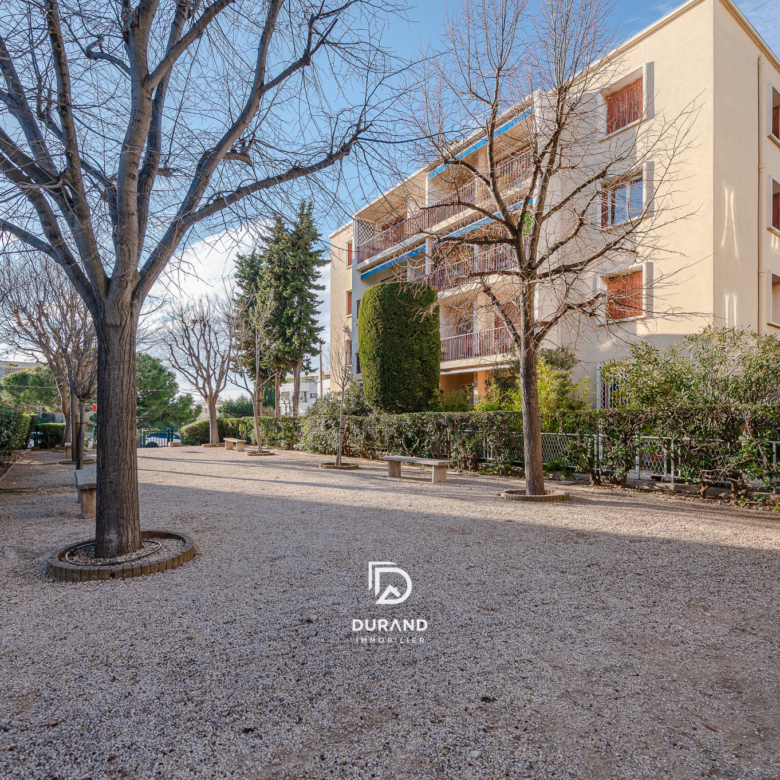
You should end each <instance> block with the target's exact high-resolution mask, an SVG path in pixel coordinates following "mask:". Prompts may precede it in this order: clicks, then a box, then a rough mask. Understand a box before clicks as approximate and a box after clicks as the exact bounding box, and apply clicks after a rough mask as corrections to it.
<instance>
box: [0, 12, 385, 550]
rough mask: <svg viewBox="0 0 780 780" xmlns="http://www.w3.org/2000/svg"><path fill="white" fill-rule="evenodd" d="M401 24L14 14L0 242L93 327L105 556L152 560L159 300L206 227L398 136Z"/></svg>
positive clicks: (330, 184)
mask: <svg viewBox="0 0 780 780" xmlns="http://www.w3.org/2000/svg"><path fill="white" fill-rule="evenodd" d="M394 11H395V9H394V8H393V6H392V5H391V4H382V6H379V5H378V4H376V3H374V2H373V0H333V2H328V0H186V1H179V0H122V1H121V2H120V0H108V2H107V1H106V0H47V1H46V2H45V3H40V2H37V0H10V1H9V2H7V3H5V4H4V5H3V6H2V9H0V73H2V82H0V83H1V84H2V86H1V87H0V106H2V109H1V111H2V113H0V117H1V121H2V127H0V177H1V180H2V181H4V182H5V185H6V186H5V189H4V191H3V193H2V196H3V213H2V215H1V216H0V237H2V238H3V239H4V240H5V242H6V245H7V247H8V248H9V250H12V251H15V252H18V251H23V250H24V249H25V248H26V249H27V250H34V251H37V252H40V253H43V254H44V255H46V256H47V257H48V258H50V259H51V260H52V261H53V262H55V263H58V264H59V265H60V266H61V267H62V268H63V269H64V270H65V272H66V273H67V275H68V278H69V279H70V281H71V282H72V284H73V285H74V287H75V288H76V290H77V291H78V292H79V294H80V295H81V296H82V298H83V299H84V302H85V303H86V305H87V307H88V309H89V311H90V312H91V314H92V317H93V319H94V322H95V329H96V333H97V340H98V406H99V408H100V410H101V430H102V433H103V435H101V436H100V438H99V440H98V476H97V485H98V491H97V496H98V497H97V517H96V555H98V556H99V557H111V556H115V555H120V554H124V553H128V552H131V551H133V550H136V549H139V548H140V546H141V537H140V521H139V509H138V478H137V461H136V458H137V453H136V449H135V398H136V394H135V354H136V326H137V323H138V317H139V314H140V311H141V306H142V304H143V302H144V299H145V298H146V296H147V295H148V294H149V291H150V290H151V288H152V286H153V285H154V284H155V282H156V281H157V279H158V278H159V277H160V275H161V273H162V272H163V270H164V269H165V268H166V266H167V265H168V264H169V263H170V262H171V260H172V259H174V260H175V257H176V253H177V251H180V250H181V249H182V244H183V242H185V241H186V240H187V239H188V238H189V237H190V236H191V235H192V234H193V233H195V234H196V236H197V237H204V236H207V235H209V232H210V231H214V230H215V229H219V230H221V231H225V230H226V229H228V230H229V229H231V228H235V227H236V226H239V225H246V224H251V223H256V222H257V219H258V216H259V215H267V214H268V213H269V212H276V211H278V210H279V209H280V208H289V205H290V204H291V203H294V204H296V205H297V203H299V202H300V200H301V199H302V197H306V198H314V199H315V200H316V199H317V198H320V200H321V201H324V200H327V196H328V192H329V190H330V197H331V198H332V197H333V192H335V191H336V190H337V189H338V187H339V185H340V183H341V176H342V174H341V164H342V162H343V161H344V160H345V158H346V157H347V156H348V155H353V157H355V156H356V157H358V158H360V157H364V156H365V155H366V154H369V152H370V148H371V142H372V141H373V140H375V139H376V138H377V136H378V135H381V134H382V133H383V132H385V131H386V129H387V128H388V127H389V124H388V123H387V122H386V121H385V119H384V117H383V114H384V112H385V110H386V108H387V105H388V104H387V101H388V100H389V98H390V96H391V93H390V91H389V90H387V89H386V87H385V81H386V79H387V77H388V75H389V74H390V73H391V70H392V68H393V63H392V62H391V61H390V59H389V58H388V56H387V55H386V54H385V52H384V51H383V49H382V48H381V45H380V39H381V33H382V29H383V24H384V22H383V20H384V19H385V18H386V15H387V13H388V12H389V13H393V12H394ZM250 52H251V55H250V56H247V55H248V54H249V53H250ZM383 96H384V97H383ZM314 191H316V193H317V194H316V197H315V193H314Z"/></svg>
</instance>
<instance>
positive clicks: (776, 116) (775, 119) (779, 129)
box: [769, 87, 780, 141]
mask: <svg viewBox="0 0 780 780" xmlns="http://www.w3.org/2000/svg"><path fill="white" fill-rule="evenodd" d="M771 98H772V102H771V105H770V113H769V132H770V133H771V134H772V135H773V136H774V137H775V139H776V140H778V141H780V92H778V91H777V90H776V89H775V88H774V87H772V89H771Z"/></svg>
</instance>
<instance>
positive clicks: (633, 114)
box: [606, 77, 644, 134]
mask: <svg viewBox="0 0 780 780" xmlns="http://www.w3.org/2000/svg"><path fill="white" fill-rule="evenodd" d="M643 84H644V79H643V78H642V77H640V78H638V79H637V80H636V81H634V82H633V83H631V84H629V85H628V86H626V87H623V88H622V89H619V90H617V91H616V92H613V93H612V94H611V95H607V100H606V102H607V134H609V133H616V132H617V131H618V130H620V129H622V128H624V127H625V126H626V125H630V124H631V123H632V122H636V121H637V120H638V119H641V118H642V114H643V106H642V88H643Z"/></svg>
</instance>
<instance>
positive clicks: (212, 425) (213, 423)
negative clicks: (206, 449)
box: [206, 395, 219, 444]
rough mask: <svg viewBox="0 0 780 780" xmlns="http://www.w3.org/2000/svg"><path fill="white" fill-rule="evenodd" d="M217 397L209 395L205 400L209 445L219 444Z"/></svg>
mask: <svg viewBox="0 0 780 780" xmlns="http://www.w3.org/2000/svg"><path fill="white" fill-rule="evenodd" d="M218 397H219V396H216V395H210V396H209V397H208V398H207V399H206V404H207V406H208V409H209V444H219V423H218V422H217V398H218Z"/></svg>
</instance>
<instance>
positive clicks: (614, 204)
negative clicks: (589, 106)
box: [330, 0, 780, 404]
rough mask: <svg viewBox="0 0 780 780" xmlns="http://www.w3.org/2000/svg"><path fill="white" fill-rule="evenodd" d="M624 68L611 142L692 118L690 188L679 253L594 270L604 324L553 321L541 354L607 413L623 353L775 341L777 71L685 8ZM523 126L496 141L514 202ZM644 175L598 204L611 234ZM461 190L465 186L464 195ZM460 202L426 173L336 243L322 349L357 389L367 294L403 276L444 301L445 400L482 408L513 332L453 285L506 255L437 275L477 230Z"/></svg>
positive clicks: (779, 177)
mask: <svg viewBox="0 0 780 780" xmlns="http://www.w3.org/2000/svg"><path fill="white" fill-rule="evenodd" d="M618 54H619V62H620V72H617V73H615V74H612V75H611V76H610V80H609V82H608V83H604V84H603V85H600V87H598V93H599V94H598V96H597V97H598V100H599V104H600V105H601V106H603V116H604V120H603V121H604V126H603V132H604V135H605V137H607V136H614V135H615V134H618V133H621V132H624V131H628V130H629V128H631V127H634V126H636V125H638V124H640V123H642V122H644V121H646V120H648V121H649V120H651V119H652V117H653V116H658V115H663V114H666V115H671V114H673V113H674V112H675V111H678V110H679V111H682V110H683V108H684V107H686V106H690V105H693V104H695V105H696V107H697V110H696V112H695V115H693V116H692V118H691V123H692V124H691V138H692V139H693V142H692V143H691V144H690V145H689V146H688V147H687V148H686V149H685V151H684V159H683V160H681V161H680V162H681V163H682V166H681V170H684V174H683V175H682V180H683V181H684V186H680V187H679V188H678V190H677V191H676V193H675V195H674V196H673V197H674V198H676V199H677V200H678V202H679V203H678V205H680V204H684V205H685V206H686V208H687V209H688V214H687V216H686V218H685V219H684V220H682V221H680V222H679V223H675V222H671V223H670V224H669V226H668V227H667V228H666V234H665V236H664V243H665V245H666V246H667V247H668V248H671V249H672V250H673V251H672V252H664V253H659V255H658V257H652V256H651V257H648V258H644V259H643V260H642V262H641V263H638V264H636V265H635V266H628V267H626V266H621V267H620V268H619V269H617V268H616V269H614V270H610V269H609V268H606V269H605V268H603V267H600V268H597V269H594V271H593V272H592V274H591V278H587V279H585V280H583V281H584V283H585V284H587V285H589V286H591V287H592V289H594V290H596V289H607V290H609V291H610V292H613V293H617V294H616V295H615V296H614V297H613V298H612V299H611V300H612V302H611V303H610V304H609V305H608V306H607V307H606V311H605V312H604V316H603V317H602V318H600V319H599V320H597V321H593V320H589V321H587V322H585V323H581V322H574V323H573V322H572V321H571V320H567V321H562V322H561V323H559V324H558V325H557V326H556V327H555V328H554V329H553V330H552V331H551V332H550V333H549V335H548V339H547V343H548V344H549V346H556V345H561V346H570V347H572V348H573V349H574V350H575V352H576V354H577V356H578V358H579V360H580V364H581V367H582V369H581V370H582V371H583V372H585V373H586V374H588V375H589V376H590V378H591V380H592V382H593V386H594V387H597V388H599V390H598V392H597V403H598V404H602V403H604V396H603V390H602V388H600V387H599V384H600V382H599V367H600V365H601V364H602V363H604V362H605V361H608V360H611V359H613V358H615V357H619V356H620V355H623V354H625V352H626V351H627V348H628V345H629V344H630V343H631V342H632V341H635V340H642V339H644V340H649V341H652V342H654V343H655V344H657V345H658V346H659V347H663V346H666V345H668V344H671V343H673V342H675V341H677V340H679V339H680V338H681V337H683V336H684V335H686V334H689V333H695V332H697V331H699V330H701V329H702V328H703V327H705V326H706V325H708V324H714V325H719V326H739V327H744V328H750V329H753V330H756V331H758V332H760V333H773V334H776V335H778V336H780V61H779V60H778V58H777V56H776V55H775V54H774V53H773V52H772V51H771V50H770V49H769V48H768V46H767V45H766V43H765V42H764V41H763V40H762V39H761V37H760V36H759V35H758V33H757V32H756V31H755V29H754V28H753V27H752V26H751V24H750V23H749V22H748V21H747V19H746V18H745V17H744V16H743V14H742V13H741V12H740V10H739V8H738V7H737V6H736V5H735V4H734V3H733V2H731V0H689V2H687V3H685V4H683V5H681V6H680V7H678V8H677V9H675V10H674V11H672V12H671V13H669V14H667V15H666V16H664V17H663V18H662V19H660V20H659V21H658V22H656V23H655V24H653V25H651V26H650V27H648V28H647V29H645V30H643V31H642V32H640V33H639V34H637V35H636V36H634V37H633V38H631V39H630V40H628V41H626V42H625V43H624V44H623V45H622V46H620V47H619V50H618ZM529 106H530V103H529ZM531 122H533V112H532V110H529V109H527V108H526V107H525V106H522V105H521V106H518V108H517V111H515V112H514V114H513V117H512V119H511V120H510V121H507V122H506V124H505V125H504V126H502V127H501V129H500V131H499V133H500V135H501V143H502V144H503V146H504V148H505V150H506V151H505V155H504V158H503V161H502V162H501V165H502V166H503V167H502V169H501V175H502V182H504V184H505V192H504V194H505V196H506V197H508V198H510V199H511V198H512V197H516V198H517V197H521V196H522V195H523V194H524V192H527V189H526V190H524V189H523V188H524V186H525V187H526V188H527V170H528V160H527V158H525V157H524V153H523V148H522V144H523V140H522V139H523V137H524V133H525V132H527V131H528V130H529V124H530V123H531ZM460 154H461V156H462V157H465V158H467V159H469V160H470V161H473V162H474V163H475V164H476V165H477V167H478V168H479V166H480V165H484V155H485V144H484V140H482V139H480V138H474V139H470V141H469V144H468V145H467V146H466V147H465V148H464V149H463V150H462V152H461V153H460ZM647 168H648V166H645V168H644V169H643V170H642V172H641V173H640V174H639V175H638V177H637V178H636V180H633V181H630V182H626V183H625V185H624V186H623V187H621V188H620V190H617V191H615V192H614V193H613V194H612V195H610V200H609V202H606V201H604V202H603V203H602V219H603V220H605V224H606V222H609V221H610V220H617V219H620V214H621V213H623V214H624V215H625V214H628V213H630V211H631V210H632V209H633V208H634V207H635V204H638V205H641V204H642V203H643V202H646V201H645V199H646V198H648V197H650V193H652V191H653V182H652V170H649V171H648V170H647ZM481 169H484V168H481ZM469 186H472V185H471V184H470V183H469V182H468V181H461V182H458V188H459V190H460V192H461V193H462V192H463V191H464V188H468V187H469ZM473 186H478V185H477V184H476V183H475V184H474V185H473ZM453 191H454V184H453V182H452V178H451V177H444V176H441V169H438V168H436V167H435V166H434V165H431V166H428V167H425V168H423V169H421V170H419V171H417V172H416V173H415V174H413V175H412V176H411V177H409V178H408V179H407V180H406V181H404V182H402V183H399V185H398V186H397V187H394V188H393V189H391V190H390V191H389V192H386V193H383V194H382V195H381V196H380V197H378V198H377V199H376V200H374V201H373V202H371V203H368V204H366V205H365V206H364V207H362V208H361V209H360V210H358V211H357V212H356V213H355V214H354V216H353V219H352V221H351V222H350V223H348V224H346V225H344V226H342V227H341V228H339V229H338V230H337V231H335V232H334V233H333V234H332V235H331V236H330V240H331V246H332V248H331V263H332V270H331V307H330V308H331V345H332V347H331V349H332V350H333V348H334V347H333V345H336V346H337V347H338V346H341V347H342V348H346V349H347V350H349V351H350V353H351V354H352V355H353V370H354V372H355V373H356V374H357V375H358V377H359V376H360V366H359V360H358V359H357V348H358V344H357V320H358V317H359V307H360V299H361V297H362V295H363V293H364V292H365V290H366V289H367V288H368V287H369V286H371V285H373V284H380V283H382V282H383V281H386V280H388V279H396V278H399V276H400V277H401V278H404V274H405V275H406V278H415V279H420V280H421V281H425V282H427V283H429V284H431V285H433V286H434V287H436V289H437V290H438V291H439V303H440V312H441V343H442V359H441V389H442V390H444V391H448V390H452V389H457V388H461V387H472V388H474V390H475V392H478V393H484V392H485V389H486V379H487V377H488V375H489V372H490V371H491V370H493V369H495V368H497V367H500V366H503V365H506V364H507V361H508V360H509V358H510V352H511V349H512V344H511V339H509V338H508V337H507V333H506V330H505V329H504V328H503V327H502V326H501V325H500V323H499V322H498V321H497V320H496V319H495V317H494V316H493V315H492V313H491V311H490V307H489V306H483V305H479V303H480V302H479V295H480V293H479V292H478V291H477V290H476V289H472V290H471V291H469V290H468V289H465V290H464V288H463V286H462V285H459V283H458V278H459V275H460V276H462V273H460V274H459V264H462V263H467V264H470V265H469V267H471V268H473V267H474V264H475V263H478V264H480V269H481V270H483V271H486V272H490V271H491V270H496V269H498V268H499V266H500V263H502V262H504V259H503V258H502V256H501V253H500V252H497V251H495V250H491V251H490V252H482V253H476V251H475V253H474V254H473V255H471V256H469V257H464V258H462V259H458V258H455V259H454V260H453V261H452V262H448V263H446V264H445V265H441V264H440V263H435V262H434V260H435V257H436V237H437V236H445V235H456V234H457V233H461V234H467V233H468V232H469V231H474V230H478V229H479V227H480V225H481V224H482V222H484V220H481V219H479V218H477V216H476V215H475V214H474V213H473V212H470V211H469V210H468V209H464V208H463V207H462V206H459V205H456V204H454V202H453V201H454V200H455V197H454V195H453ZM461 199H463V196H462V195H461ZM420 203H422V204H423V205H425V206H426V207H427V208H426V209H425V210H424V211H420V210H419V204H420ZM660 280H667V282H666V283H665V284H661V283H660ZM668 280H671V282H669V281H668ZM469 296H471V299H470V298H469ZM469 311H472V312H473V316H469V315H468V312H469ZM464 312H465V314H464ZM616 325H617V326H619V327H616ZM399 381H403V378H400V377H399Z"/></svg>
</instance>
